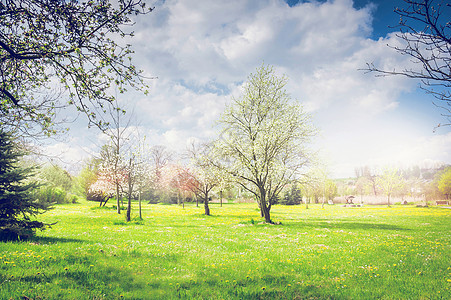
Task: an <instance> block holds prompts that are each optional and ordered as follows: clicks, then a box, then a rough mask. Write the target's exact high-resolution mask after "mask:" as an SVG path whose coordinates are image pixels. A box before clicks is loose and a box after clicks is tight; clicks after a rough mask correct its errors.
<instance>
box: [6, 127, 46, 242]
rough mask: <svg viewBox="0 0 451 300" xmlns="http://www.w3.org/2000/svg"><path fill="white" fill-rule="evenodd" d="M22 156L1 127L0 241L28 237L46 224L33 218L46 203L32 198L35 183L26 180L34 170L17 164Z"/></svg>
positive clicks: (42, 209)
mask: <svg viewBox="0 0 451 300" xmlns="http://www.w3.org/2000/svg"><path fill="white" fill-rule="evenodd" d="M23 155H24V154H23V153H21V152H20V151H19V150H18V146H17V145H15V144H14V141H13V138H12V137H11V135H9V134H7V133H5V132H4V131H3V130H1V129H0V240H11V239H12V240H14V239H18V238H20V239H24V238H28V237H30V236H31V235H33V234H34V232H35V229H37V228H39V229H43V228H44V227H45V224H44V223H42V222H38V221H36V220H33V219H32V217H34V216H35V215H37V214H39V213H41V212H43V211H45V210H46V209H47V208H48V205H46V204H44V203H38V202H36V201H34V198H33V194H32V192H33V191H34V190H35V189H37V188H38V184H37V183H36V182H27V179H28V178H29V177H31V176H32V172H33V169H32V168H22V167H20V166H19V160H20V158H21V157H22V156H23Z"/></svg>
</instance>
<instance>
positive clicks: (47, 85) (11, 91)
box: [0, 0, 151, 135]
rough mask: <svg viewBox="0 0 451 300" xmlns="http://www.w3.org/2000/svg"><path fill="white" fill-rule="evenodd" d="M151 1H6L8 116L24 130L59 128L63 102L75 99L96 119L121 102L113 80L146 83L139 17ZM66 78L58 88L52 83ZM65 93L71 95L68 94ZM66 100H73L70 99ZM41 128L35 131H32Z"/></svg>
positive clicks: (8, 122)
mask: <svg viewBox="0 0 451 300" xmlns="http://www.w3.org/2000/svg"><path fill="white" fill-rule="evenodd" d="M144 1H145V0H116V1H110V0H89V1H78V0H62V1H55V0H5V1H1V3H0V99H1V102H0V122H1V123H2V125H3V126H4V127H5V128H6V127H7V128H8V129H11V130H16V131H18V133H20V134H21V135H26V134H30V132H29V131H30V128H32V127H33V126H37V127H39V130H40V131H41V132H42V133H44V134H45V135H51V134H54V133H55V128H54V125H55V124H54V117H55V114H56V113H57V111H58V109H59V108H62V107H65V106H67V105H73V106H75V107H76V108H77V110H78V111H80V112H82V113H84V114H86V116H87V117H88V120H89V123H90V124H94V125H96V126H98V127H100V128H102V129H103V128H104V126H105V125H106V124H105V123H104V122H103V121H102V120H101V119H99V118H98V114H99V113H100V112H106V111H105V108H106V107H107V106H108V105H109V104H111V103H113V101H114V99H115V97H114V96H112V95H111V94H110V90H111V88H112V87H116V88H117V89H118V90H119V92H121V93H123V92H125V91H126V90H127V89H128V88H129V87H132V88H135V89H142V88H144V87H145V84H144V81H143V79H144V77H143V76H142V74H141V71H139V70H137V69H136V67H135V66H134V65H133V64H132V61H131V55H132V53H133V51H132V50H131V48H130V47H131V45H130V44H125V43H124V44H125V45H123V44H120V43H119V42H118V40H121V39H124V40H125V39H128V38H129V37H131V36H133V32H127V31H126V30H125V27H126V26H129V25H132V24H133V21H132V17H133V16H137V15H141V14H146V13H148V12H150V11H151V9H147V8H146V5H145V2H144ZM58 82H59V83H60V85H59V90H61V92H59V91H58V88H57V90H56V91H55V92H53V93H54V94H55V95H53V96H52V95H51V94H52V93H51V92H49V90H50V89H51V87H53V86H55V85H56V84H57V83H58ZM63 92H65V93H66V94H65V95H64V96H65V97H62V96H61V93H63ZM62 99H67V102H65V101H63V100H62ZM31 134H32V135H34V133H31Z"/></svg>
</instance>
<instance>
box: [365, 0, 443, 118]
mask: <svg viewBox="0 0 451 300" xmlns="http://www.w3.org/2000/svg"><path fill="white" fill-rule="evenodd" d="M404 2H405V3H406V4H407V7H406V8H396V9H395V13H397V14H398V15H399V17H400V20H399V24H398V26H396V27H395V28H399V30H400V32H399V33H398V34H397V37H398V38H400V39H401V41H402V42H403V43H402V45H401V46H392V45H388V46H389V47H390V48H392V49H394V50H396V51H397V52H398V53H400V54H401V55H405V56H410V57H411V58H412V61H413V62H414V63H415V64H417V65H419V66H420V67H419V68H417V69H411V68H404V69H401V70H397V69H393V70H383V69H380V68H378V67H377V66H375V65H374V64H372V63H369V64H367V68H366V70H367V71H370V72H376V73H377V75H376V76H389V75H402V76H406V77H409V78H415V79H420V80H421V85H420V86H421V88H422V89H424V90H425V91H426V92H427V93H429V94H432V95H433V96H434V97H435V98H436V99H437V100H439V102H433V103H434V104H435V105H436V106H438V107H440V108H442V109H443V110H444V111H445V112H444V113H443V114H442V115H443V116H444V117H445V118H446V119H447V122H446V123H445V124H438V126H437V127H440V126H449V125H451V91H450V87H451V55H450V53H451V22H450V20H449V17H450V16H451V4H450V3H446V2H447V1H435V0H404Z"/></svg>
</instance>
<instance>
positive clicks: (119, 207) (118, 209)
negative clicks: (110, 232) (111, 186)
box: [116, 184, 121, 214]
mask: <svg viewBox="0 0 451 300" xmlns="http://www.w3.org/2000/svg"><path fill="white" fill-rule="evenodd" d="M116 202H117V213H118V214H121V205H120V203H119V185H118V184H116Z"/></svg>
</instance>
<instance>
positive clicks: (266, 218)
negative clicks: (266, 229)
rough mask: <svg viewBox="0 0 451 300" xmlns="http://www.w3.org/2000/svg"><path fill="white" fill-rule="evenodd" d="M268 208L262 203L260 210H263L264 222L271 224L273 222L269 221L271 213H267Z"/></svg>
mask: <svg viewBox="0 0 451 300" xmlns="http://www.w3.org/2000/svg"><path fill="white" fill-rule="evenodd" d="M262 204H263V203H262ZM269 210H270V209H269V207H266V205H262V211H263V216H264V217H265V222H266V223H269V224H273V222H272V221H271V215H270V213H269Z"/></svg>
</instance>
